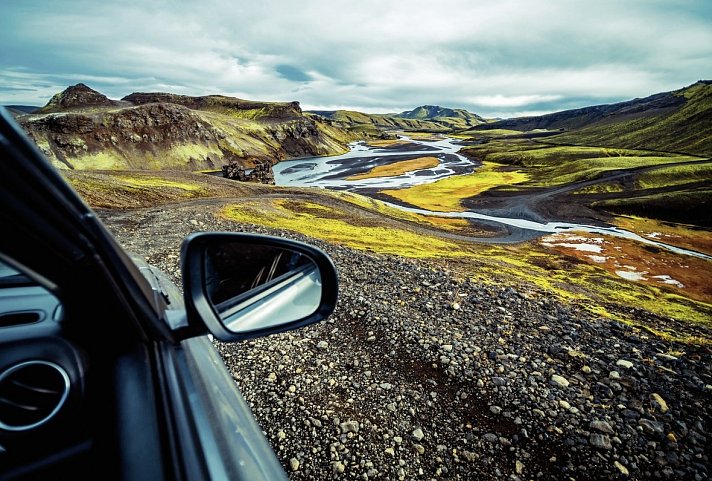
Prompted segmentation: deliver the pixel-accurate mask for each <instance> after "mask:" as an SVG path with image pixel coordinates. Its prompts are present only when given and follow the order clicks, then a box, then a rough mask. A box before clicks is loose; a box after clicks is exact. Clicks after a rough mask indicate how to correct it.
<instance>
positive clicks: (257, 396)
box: [100, 205, 712, 480]
mask: <svg viewBox="0 0 712 481" xmlns="http://www.w3.org/2000/svg"><path fill="white" fill-rule="evenodd" d="M100 216H101V217H102V218H103V219H104V221H105V222H106V224H107V225H108V226H109V228H110V229H111V230H112V231H113V232H114V233H115V235H116V236H117V238H118V239H119V241H120V242H121V243H122V244H123V245H124V246H125V247H126V248H127V249H129V250H131V251H133V252H136V253H138V254H141V255H143V256H144V257H146V259H147V260H148V261H149V262H150V263H152V264H154V265H157V266H158V267H160V268H162V269H163V270H165V271H166V272H167V273H168V274H169V275H171V276H172V277H173V278H174V279H176V280H178V249H179V245H180V241H181V240H182V239H183V237H185V236H186V235H187V234H188V233H190V232H192V231H199V230H230V231H240V230H246V231H250V232H260V233H271V234H278V235H279V234H282V233H280V232H278V231H274V230H269V229H264V228H256V227H253V226H244V225H239V224H236V223H233V222H229V221H225V220H220V219H217V218H215V217H214V216H213V214H212V213H211V209H208V208H206V206H205V205H195V206H191V205H185V206H180V207H178V206H176V207H170V206H164V207H158V208H151V209H140V210H132V211H111V210H105V211H101V212H100ZM284 235H285V236H287V237H291V238H295V239H299V240H306V241H308V242H311V243H313V244H315V245H317V246H319V247H321V248H322V249H324V250H325V251H327V252H328V253H329V254H330V255H331V256H332V258H333V260H334V262H335V264H336V266H337V269H338V271H339V275H340V279H341V284H340V290H341V291H340V300H339V304H338V307H337V310H336V312H335V313H334V315H333V316H332V317H331V318H330V319H329V320H328V321H325V322H322V323H319V324H317V325H314V326H310V327H308V328H304V329H301V330H298V331H294V332H290V333H285V334H280V335H275V336H271V337H268V338H264V339H259V340H255V341H250V342H245V343H242V344H229V345H228V344H222V345H218V348H219V350H220V352H221V354H222V356H223V358H224V360H225V362H226V364H227V365H228V366H229V368H230V370H231V372H232V374H233V376H234V378H235V380H236V382H237V383H238V385H239V386H240V388H241V390H242V392H243V394H244V396H245V397H246V399H247V400H248V401H249V402H250V404H251V405H252V407H253V410H254V412H255V415H256V418H257V420H258V422H259V423H260V425H261V426H262V428H263V430H264V431H265V433H266V434H267V436H268V438H269V439H270V441H271V443H272V445H273V447H274V449H275V451H276V452H277V455H278V457H279V458H280V460H281V461H282V463H283V465H284V466H285V469H286V470H287V472H288V473H289V475H290V478H291V479H294V480H307V479H362V480H367V479H379V480H380V479H384V480H385V479H388V480H405V479H408V480H410V479H425V480H429V479H459V480H470V479H482V480H489V479H492V480H494V479H513V480H516V479H522V480H524V479H560V480H591V479H690V480H693V479H694V480H703V479H709V476H710V474H711V473H712V468H711V466H710V452H709V448H708V446H709V445H710V441H709V440H708V437H709V435H708V434H707V433H708V430H709V429H710V421H711V420H710V412H711V410H712V407H711V405H710V398H711V397H712V363H710V359H711V356H710V354H711V353H710V350H709V348H704V347H703V348H694V347H689V346H685V345H680V344H675V343H670V342H667V341H662V340H659V339H657V338H654V337H652V336H649V335H647V334H646V333H644V332H640V331H637V330H633V329H631V328H629V327H627V326H625V325H622V324H618V323H615V322H611V321H606V320H602V319H598V318H594V317H592V316H591V315H590V314H588V313H586V312H583V311H581V310H579V309H577V308H576V306H574V305H565V304H562V303H561V302H560V301H559V300H557V299H555V298H552V297H550V296H549V295H547V294H546V293H544V292H541V291H538V290H537V289H536V288H534V287H532V286H528V285H527V284H526V281H525V280H522V282H521V284H520V285H511V284H507V285H505V284H503V283H502V282H500V281H498V280H497V279H493V280H492V281H493V282H492V283H491V284H488V285H483V284H478V283H475V282H472V281H471V280H468V279H466V278H464V277H463V276H462V275H461V274H460V273H459V272H457V271H455V270H447V269H445V268H444V267H443V266H442V265H438V264H437V263H433V262H426V261H415V260H408V259H402V258H398V257H393V256H385V255H377V254H372V253H366V252H362V251H356V250H352V249H349V248H345V247H340V246H334V245H331V244H326V243H323V242H320V241H316V240H313V239H308V238H305V237H303V236H301V235H298V234H293V233H284ZM639 315H641V316H648V317H654V315H653V314H650V313H639ZM708 337H709V336H708Z"/></svg>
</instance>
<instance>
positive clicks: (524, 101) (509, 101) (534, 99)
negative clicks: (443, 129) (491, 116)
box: [467, 94, 561, 107]
mask: <svg viewBox="0 0 712 481" xmlns="http://www.w3.org/2000/svg"><path fill="white" fill-rule="evenodd" d="M560 98H561V95H514V96H505V95H501V94H496V95H477V96H475V97H470V98H469V99H467V100H468V101H469V102H470V103H471V104H474V105H481V106H482V107H522V106H524V105H530V104H535V103H540V102H551V101H552V100H559V99H560Z"/></svg>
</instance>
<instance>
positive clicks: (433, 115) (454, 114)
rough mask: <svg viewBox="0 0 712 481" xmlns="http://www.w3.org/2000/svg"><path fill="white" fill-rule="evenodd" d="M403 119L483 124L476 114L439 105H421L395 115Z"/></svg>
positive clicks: (483, 120)
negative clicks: (447, 120)
mask: <svg viewBox="0 0 712 481" xmlns="http://www.w3.org/2000/svg"><path fill="white" fill-rule="evenodd" d="M396 117H401V118H404V119H418V120H436V121H437V120H445V119H462V120H464V121H465V123H466V124H467V125H478V124H482V123H485V119H484V118H482V117H480V116H479V115H477V114H473V113H472V112H468V111H467V110H465V109H449V108H446V107H440V106H439V105H421V106H420V107H416V108H414V109H413V110H407V111H405V112H401V113H399V114H397V115H396Z"/></svg>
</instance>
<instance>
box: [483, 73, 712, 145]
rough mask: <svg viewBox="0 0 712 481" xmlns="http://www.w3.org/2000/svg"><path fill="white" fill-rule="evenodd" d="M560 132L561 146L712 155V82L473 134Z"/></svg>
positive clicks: (509, 123)
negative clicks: (516, 131)
mask: <svg viewBox="0 0 712 481" xmlns="http://www.w3.org/2000/svg"><path fill="white" fill-rule="evenodd" d="M495 129H506V130H518V131H523V132H529V131H532V130H538V129H546V130H560V131H561V132H562V134H561V135H557V136H556V137H552V138H550V139H549V141H551V142H555V143H571V144H578V145H591V146H607V147H620V148H635V149H651V150H663V151H675V152H682V153H689V154H694V155H712V135H710V134H709V132H712V80H700V81H698V82H695V83H694V84H692V85H689V86H687V87H684V88H681V89H678V90H673V91H670V92H662V93H657V94H653V95H650V96H648V97H644V98H636V99H632V100H627V101H624V102H617V103H613V104H602V105H594V106H589V107H582V108H579V109H571V110H564V111H561V112H554V113H550V114H545V115H539V116H531V117H519V118H513V119H505V120H500V121H497V122H492V123H488V124H483V125H478V126H475V127H473V128H471V129H469V132H480V133H483V132H486V131H488V130H495Z"/></svg>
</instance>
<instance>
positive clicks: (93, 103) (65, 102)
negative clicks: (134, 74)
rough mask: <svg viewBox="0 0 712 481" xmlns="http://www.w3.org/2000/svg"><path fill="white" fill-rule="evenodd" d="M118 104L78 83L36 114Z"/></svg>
mask: <svg viewBox="0 0 712 481" xmlns="http://www.w3.org/2000/svg"><path fill="white" fill-rule="evenodd" d="M117 105H119V103H118V102H115V101H113V100H109V98H108V97H107V96H106V95H104V94H102V93H99V92H97V91H96V90H94V89H91V88H89V87H87V86H86V85H84V84H83V83H78V84H76V85H72V86H71V87H67V88H66V89H65V90H64V91H62V92H60V93H58V94H56V95H55V96H54V97H52V98H51V99H50V101H49V102H48V103H47V105H45V106H44V107H42V108H41V109H39V110H37V111H35V112H34V113H38V114H39V113H41V114H47V113H50V112H61V111H63V110H69V109H77V108H86V107H114V106H117Z"/></svg>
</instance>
